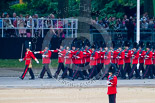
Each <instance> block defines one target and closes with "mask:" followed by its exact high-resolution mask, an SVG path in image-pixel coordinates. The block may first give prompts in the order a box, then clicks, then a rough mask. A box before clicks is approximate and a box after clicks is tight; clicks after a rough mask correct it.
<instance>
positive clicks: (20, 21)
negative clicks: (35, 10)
mask: <svg viewBox="0 0 155 103" xmlns="http://www.w3.org/2000/svg"><path fill="white" fill-rule="evenodd" d="M77 29H78V20H77V19H49V18H38V19H36V18H31V17H30V18H18V17H17V18H0V30H1V37H36V36H37V37H42V38H43V37H44V36H45V35H46V33H47V32H48V31H49V30H52V31H53V33H54V34H55V36H58V37H62V38H75V37H77Z"/></svg>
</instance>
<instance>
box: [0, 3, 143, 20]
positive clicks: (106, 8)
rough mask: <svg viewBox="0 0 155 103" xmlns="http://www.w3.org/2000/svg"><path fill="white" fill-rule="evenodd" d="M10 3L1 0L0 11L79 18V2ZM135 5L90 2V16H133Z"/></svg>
mask: <svg viewBox="0 0 155 103" xmlns="http://www.w3.org/2000/svg"><path fill="white" fill-rule="evenodd" d="M12 1H16V0H1V3H0V11H1V12H4V11H7V12H12V11H15V12H18V13H28V14H31V15H32V14H35V13H37V14H39V15H41V16H46V15H48V14H50V13H53V14H55V15H56V16H57V15H58V16H59V13H60V11H63V12H65V11H67V17H76V16H79V12H80V0H64V1H67V3H68V4H65V6H62V8H61V5H58V3H59V4H60V3H61V4H62V5H63V3H66V2H63V0H23V1H24V3H25V4H24V5H19V4H15V5H10V2H12ZM145 1H146V0H145ZM66 5H67V6H66ZM136 5H137V0H91V15H92V16H94V17H95V16H99V17H100V18H102V17H105V16H116V17H122V16H123V15H124V14H128V15H134V14H135V13H136ZM141 6H144V0H141ZM16 7H17V8H16ZM60 9H61V10H60ZM63 9H64V10H63Z"/></svg>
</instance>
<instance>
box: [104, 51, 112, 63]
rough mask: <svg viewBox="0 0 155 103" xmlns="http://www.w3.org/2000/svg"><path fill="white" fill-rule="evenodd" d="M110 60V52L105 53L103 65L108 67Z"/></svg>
mask: <svg viewBox="0 0 155 103" xmlns="http://www.w3.org/2000/svg"><path fill="white" fill-rule="evenodd" d="M110 59H111V52H110V51H109V52H108V51H106V52H105V55H104V65H109V64H110Z"/></svg>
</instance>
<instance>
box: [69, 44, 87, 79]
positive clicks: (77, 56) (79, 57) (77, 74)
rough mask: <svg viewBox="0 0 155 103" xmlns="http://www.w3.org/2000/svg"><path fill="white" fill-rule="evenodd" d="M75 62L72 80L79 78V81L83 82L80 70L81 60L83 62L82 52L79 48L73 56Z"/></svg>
mask: <svg viewBox="0 0 155 103" xmlns="http://www.w3.org/2000/svg"><path fill="white" fill-rule="evenodd" d="M74 58H75V61H74V64H75V70H74V73H73V77H72V80H74V79H75V78H78V77H81V78H80V79H81V80H84V76H83V70H82V68H81V67H82V66H81V64H82V60H83V52H82V51H81V50H80V49H79V47H78V48H77V51H76V54H75V55H74Z"/></svg>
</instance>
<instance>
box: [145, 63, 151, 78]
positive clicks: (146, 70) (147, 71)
mask: <svg viewBox="0 0 155 103" xmlns="http://www.w3.org/2000/svg"><path fill="white" fill-rule="evenodd" d="M147 76H148V77H149V76H150V77H151V78H152V79H153V70H152V65H146V69H145V73H144V75H143V78H146V77H147Z"/></svg>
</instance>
